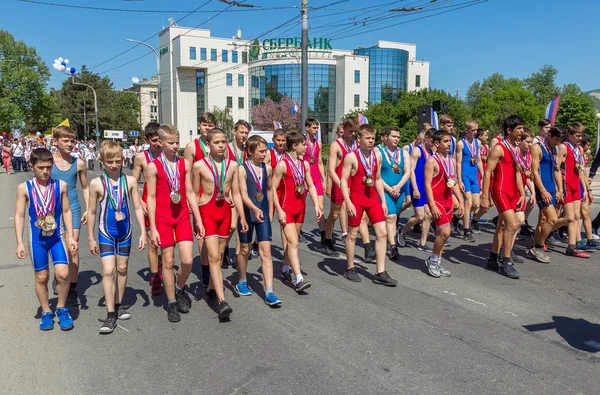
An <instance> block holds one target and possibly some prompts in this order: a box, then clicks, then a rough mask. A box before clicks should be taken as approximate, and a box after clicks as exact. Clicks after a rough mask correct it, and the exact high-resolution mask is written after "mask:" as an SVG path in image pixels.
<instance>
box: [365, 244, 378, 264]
mask: <svg viewBox="0 0 600 395" xmlns="http://www.w3.org/2000/svg"><path fill="white" fill-rule="evenodd" d="M375 257H376V255H375V250H374V249H373V247H371V245H370V244H369V245H368V246H365V259H364V261H365V263H373V262H375Z"/></svg>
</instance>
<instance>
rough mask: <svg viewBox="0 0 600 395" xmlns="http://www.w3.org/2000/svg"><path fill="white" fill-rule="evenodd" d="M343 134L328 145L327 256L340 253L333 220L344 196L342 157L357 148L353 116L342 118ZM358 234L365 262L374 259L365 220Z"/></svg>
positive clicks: (337, 215)
mask: <svg viewBox="0 0 600 395" xmlns="http://www.w3.org/2000/svg"><path fill="white" fill-rule="evenodd" d="M343 125H344V134H343V136H342V137H341V138H339V139H337V140H335V142H334V143H333V144H331V146H330V147H329V161H328V163H327V166H328V172H329V177H330V178H331V183H332V186H331V208H330V211H329V217H327V221H326V223H325V239H326V240H325V243H326V244H327V249H328V251H327V252H328V254H327V255H328V256H331V257H338V256H339V255H340V254H339V253H338V252H337V251H335V250H334V249H333V240H332V238H333V226H334V224H335V221H336V220H337V219H338V217H339V216H340V211H341V209H342V204H343V203H344V197H343V196H342V190H341V189H340V177H341V175H342V168H343V167H344V158H345V157H346V155H348V154H349V153H351V152H353V151H354V150H356V148H357V144H356V141H355V139H354V135H355V133H356V131H357V130H358V120H357V119H356V118H354V117H348V118H346V119H345V120H344V124H343ZM359 231H360V236H361V238H362V241H363V246H364V248H365V262H373V261H374V260H375V250H373V247H372V246H371V241H370V238H369V229H368V228H367V222H366V221H362V222H361V225H360V229H359Z"/></svg>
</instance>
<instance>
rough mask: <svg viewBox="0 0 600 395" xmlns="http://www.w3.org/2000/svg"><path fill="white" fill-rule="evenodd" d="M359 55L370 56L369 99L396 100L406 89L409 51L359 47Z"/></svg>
mask: <svg viewBox="0 0 600 395" xmlns="http://www.w3.org/2000/svg"><path fill="white" fill-rule="evenodd" d="M354 53H356V54H357V55H362V56H368V57H369V101H370V102H371V103H373V104H375V103H380V102H382V101H389V102H395V101H396V100H397V99H398V93H399V92H401V91H405V90H406V85H407V75H408V52H407V51H404V50H402V49H393V48H377V47H373V48H359V49H357V50H355V51H354Z"/></svg>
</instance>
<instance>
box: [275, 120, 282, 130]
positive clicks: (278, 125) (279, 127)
mask: <svg viewBox="0 0 600 395" xmlns="http://www.w3.org/2000/svg"><path fill="white" fill-rule="evenodd" d="M273 127H274V128H275V130H277V129H282V127H281V124H280V123H279V122H277V121H273Z"/></svg>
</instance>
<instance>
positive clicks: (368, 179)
mask: <svg viewBox="0 0 600 395" xmlns="http://www.w3.org/2000/svg"><path fill="white" fill-rule="evenodd" d="M364 182H365V185H366V186H368V187H372V186H373V185H375V180H373V177H365V181H364Z"/></svg>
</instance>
